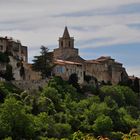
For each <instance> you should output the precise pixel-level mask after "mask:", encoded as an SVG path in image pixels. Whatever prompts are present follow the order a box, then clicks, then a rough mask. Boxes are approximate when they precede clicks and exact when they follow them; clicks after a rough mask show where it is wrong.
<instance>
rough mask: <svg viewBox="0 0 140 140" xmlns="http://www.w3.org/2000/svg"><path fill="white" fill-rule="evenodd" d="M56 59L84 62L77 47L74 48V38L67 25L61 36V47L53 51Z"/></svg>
mask: <svg viewBox="0 0 140 140" xmlns="http://www.w3.org/2000/svg"><path fill="white" fill-rule="evenodd" d="M53 54H54V59H61V60H67V61H76V62H83V61H84V59H83V58H81V57H80V56H79V52H78V49H77V48H74V38H73V37H70V35H69V32H68V29H67V27H65V30H64V33H63V36H62V37H60V38H59V48H56V49H54V51H53Z"/></svg>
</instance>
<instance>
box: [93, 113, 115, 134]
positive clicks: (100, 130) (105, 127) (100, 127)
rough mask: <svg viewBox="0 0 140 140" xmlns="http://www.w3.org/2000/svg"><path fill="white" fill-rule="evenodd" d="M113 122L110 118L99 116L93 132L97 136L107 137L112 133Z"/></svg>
mask: <svg viewBox="0 0 140 140" xmlns="http://www.w3.org/2000/svg"><path fill="white" fill-rule="evenodd" d="M112 128H113V122H112V120H111V118H110V117H109V116H105V115H101V116H99V117H98V118H97V119H96V120H95V123H94V125H93V131H94V132H95V134H96V135H107V134H108V133H109V132H111V131H112Z"/></svg>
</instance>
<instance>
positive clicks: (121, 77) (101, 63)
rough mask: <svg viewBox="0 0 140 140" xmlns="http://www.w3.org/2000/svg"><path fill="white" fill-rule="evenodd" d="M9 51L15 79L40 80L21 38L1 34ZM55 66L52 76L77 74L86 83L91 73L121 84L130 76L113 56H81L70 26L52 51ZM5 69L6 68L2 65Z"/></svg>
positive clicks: (0, 42) (2, 45)
mask: <svg viewBox="0 0 140 140" xmlns="http://www.w3.org/2000/svg"><path fill="white" fill-rule="evenodd" d="M5 51H9V52H10V53H12V56H13V57H10V60H11V65H12V66H13V73H14V78H15V80H16V81H18V80H21V81H22V80H24V81H25V80H40V79H41V76H40V73H38V72H35V71H33V70H32V65H31V64H29V63H28V61H27V60H28V49H27V47H26V46H23V45H22V44H21V42H20V41H19V40H14V39H13V38H8V37H0V52H5ZM50 53H51V54H52V55H53V57H54V64H55V67H54V69H53V71H52V75H56V76H61V77H62V78H63V79H65V80H68V78H69V76H70V75H71V74H73V73H76V74H77V76H78V82H79V83H80V84H83V83H84V82H85V80H84V79H85V76H91V77H93V79H96V80H97V81H99V82H102V81H104V82H111V83H112V84H118V83H119V82H122V81H126V80H127V79H128V78H129V77H128V74H127V72H126V70H125V68H124V67H123V64H122V63H120V62H117V61H115V59H113V58H111V57H110V56H101V57H99V58H97V59H93V60H84V59H83V58H82V57H81V56H80V55H79V50H78V49H77V48H75V47H74V37H71V36H70V34H69V31H68V28H67V27H65V29H64V33H63V35H62V37H59V46H58V48H55V49H54V50H53V52H50ZM21 60H22V64H23V66H24V68H25V76H24V77H23V76H20V67H17V66H16V65H17V62H19V61H21ZM1 69H2V67H0V70H1ZM3 69H5V67H4V66H3Z"/></svg>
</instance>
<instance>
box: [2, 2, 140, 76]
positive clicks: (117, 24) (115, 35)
mask: <svg viewBox="0 0 140 140" xmlns="http://www.w3.org/2000/svg"><path fill="white" fill-rule="evenodd" d="M0 17H1V18H0V36H10V37H13V38H14V39H19V40H21V42H22V44H23V45H27V46H28V49H29V61H30V62H31V60H32V59H33V56H34V55H38V54H39V52H40V46H41V45H45V46H47V47H48V48H49V49H50V50H53V49H54V48H56V47H58V38H59V37H60V36H62V34H63V31H64V27H65V26H66V25H67V26H68V29H69V32H70V35H71V36H73V37H74V38H75V47H76V48H79V52H80V55H81V56H82V57H83V58H85V59H96V58H98V57H100V56H111V57H112V58H115V59H116V61H119V62H121V63H123V65H124V67H125V68H126V70H127V72H128V74H129V75H135V76H139V77H140V0H86V1H84V0H75V1H72V0H59V1H58V0H0Z"/></svg>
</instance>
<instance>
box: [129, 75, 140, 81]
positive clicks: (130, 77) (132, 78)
mask: <svg viewBox="0 0 140 140" xmlns="http://www.w3.org/2000/svg"><path fill="white" fill-rule="evenodd" d="M136 78H138V79H139V80H140V78H139V77H136V76H134V75H133V76H129V79H131V80H135V79H136Z"/></svg>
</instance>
